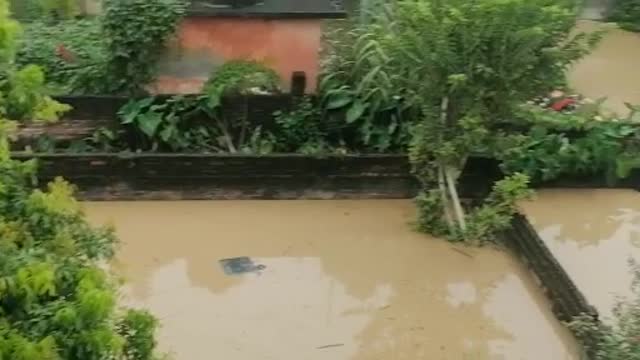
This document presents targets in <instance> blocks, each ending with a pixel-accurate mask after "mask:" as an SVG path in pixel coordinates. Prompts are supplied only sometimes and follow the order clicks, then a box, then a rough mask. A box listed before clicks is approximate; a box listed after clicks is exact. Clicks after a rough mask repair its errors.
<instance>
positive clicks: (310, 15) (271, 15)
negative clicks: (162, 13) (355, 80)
mask: <svg viewBox="0 0 640 360" xmlns="http://www.w3.org/2000/svg"><path fill="white" fill-rule="evenodd" d="M187 16H190V17H216V18H251V19H256V18H257V19H271V20H273V19H344V18H346V17H347V13H346V12H345V11H327V12H247V11H215V10H201V9H189V10H187Z"/></svg>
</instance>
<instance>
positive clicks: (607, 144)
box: [493, 108, 640, 182]
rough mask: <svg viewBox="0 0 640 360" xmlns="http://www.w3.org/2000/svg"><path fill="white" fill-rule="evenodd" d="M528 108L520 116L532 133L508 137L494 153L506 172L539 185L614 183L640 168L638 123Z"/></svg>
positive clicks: (639, 128)
mask: <svg viewBox="0 0 640 360" xmlns="http://www.w3.org/2000/svg"><path fill="white" fill-rule="evenodd" d="M525 109H526V110H525V111H523V113H522V114H520V116H524V117H526V118H527V122H530V124H529V126H530V127H529V129H528V130H527V131H526V132H525V133H522V134H513V135H510V136H508V137H504V138H503V139H502V140H501V143H500V144H498V145H497V146H496V151H495V153H494V154H493V156H495V157H496V158H498V159H499V160H501V162H502V168H503V170H504V171H505V172H507V173H512V172H522V173H524V174H527V175H528V176H530V177H531V179H532V181H534V182H543V181H549V180H553V179H556V178H558V177H561V176H589V175H601V174H605V175H606V176H607V178H608V180H609V181H611V182H614V181H615V180H616V179H618V178H623V177H626V176H627V175H628V174H629V172H630V171H631V170H632V169H634V168H638V167H640V160H639V157H638V154H639V153H640V127H639V126H638V124H637V123H633V122H631V121H629V120H615V119H609V120H606V121H603V120H596V119H595V118H599V115H596V116H595V118H594V116H591V115H589V114H575V115H565V114H560V113H555V112H550V111H545V110H539V109H528V108H525Z"/></svg>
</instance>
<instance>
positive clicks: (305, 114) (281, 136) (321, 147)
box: [274, 98, 330, 154]
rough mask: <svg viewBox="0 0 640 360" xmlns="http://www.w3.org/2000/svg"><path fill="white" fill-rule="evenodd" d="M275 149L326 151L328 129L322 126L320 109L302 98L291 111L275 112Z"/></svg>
mask: <svg viewBox="0 0 640 360" xmlns="http://www.w3.org/2000/svg"><path fill="white" fill-rule="evenodd" d="M274 115H275V121H276V125H277V126H276V131H275V137H276V139H277V142H276V144H277V149H278V150H279V151H281V152H299V153H303V154H312V153H327V152H329V151H330V150H329V149H330V145H329V143H328V131H327V129H326V127H325V126H323V125H324V124H323V122H322V116H321V113H320V110H319V109H318V108H317V107H315V106H314V104H312V103H311V100H309V99H308V98H307V99H303V100H302V101H300V102H299V103H297V104H295V106H294V108H293V109H292V110H291V111H277V112H276V113H275V114H274Z"/></svg>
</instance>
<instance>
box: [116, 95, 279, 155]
mask: <svg viewBox="0 0 640 360" xmlns="http://www.w3.org/2000/svg"><path fill="white" fill-rule="evenodd" d="M214 102H215V104H214ZM214 105H215V106H214ZM220 107H221V105H220V102H219V101H212V99H211V98H210V97H209V96H207V95H202V96H198V97H184V96H174V97H172V98H170V99H168V100H167V101H164V102H157V101H156V99H155V98H145V99H142V100H136V101H131V102H129V103H128V104H127V105H125V106H124V107H123V108H122V109H121V110H120V112H119V116H120V119H121V124H122V125H124V131H121V133H120V136H124V137H128V138H129V139H130V141H129V143H130V149H129V150H135V151H171V152H215V153H222V152H230V153H236V152H243V153H257V154H266V153H270V152H272V150H273V147H274V139H273V136H272V135H271V134H269V133H264V132H263V131H262V129H261V128H260V127H259V126H255V125H251V124H249V123H248V122H247V121H246V119H244V118H240V119H237V120H238V121H232V119H230V118H228V117H227V116H226V115H225V114H224V113H223V112H222V111H221V110H220ZM114 140H116V139H114Z"/></svg>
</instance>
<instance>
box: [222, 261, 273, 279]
mask: <svg viewBox="0 0 640 360" xmlns="http://www.w3.org/2000/svg"><path fill="white" fill-rule="evenodd" d="M220 265H221V266H222V270H224V273H225V274H227V275H242V274H247V273H260V271H262V270H264V269H266V266H264V265H262V264H257V265H256V264H255V263H254V262H253V260H251V258H249V257H248V256H243V257H237V258H231V259H222V260H220Z"/></svg>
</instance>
